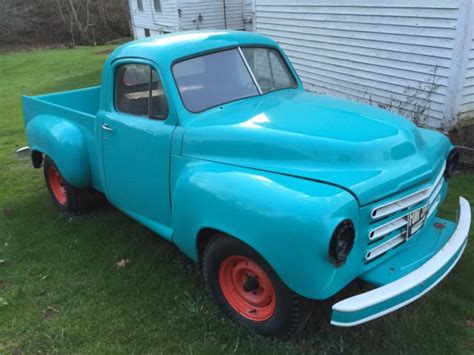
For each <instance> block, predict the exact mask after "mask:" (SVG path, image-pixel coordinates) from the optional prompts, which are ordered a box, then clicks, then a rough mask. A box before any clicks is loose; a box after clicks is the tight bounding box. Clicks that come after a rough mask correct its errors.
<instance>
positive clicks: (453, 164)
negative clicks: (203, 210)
mask: <svg viewBox="0 0 474 355" xmlns="http://www.w3.org/2000/svg"><path fill="white" fill-rule="evenodd" d="M458 164H459V151H458V150H457V149H456V148H453V149H452V150H451V151H450V152H449V154H448V158H447V159H446V168H445V170H444V177H445V179H449V178H450V177H451V176H453V175H454V173H455V172H456V170H457V168H458Z"/></svg>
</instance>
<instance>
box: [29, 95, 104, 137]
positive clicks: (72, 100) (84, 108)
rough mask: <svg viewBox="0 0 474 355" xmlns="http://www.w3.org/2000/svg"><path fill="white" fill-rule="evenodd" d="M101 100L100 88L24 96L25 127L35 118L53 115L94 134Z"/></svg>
mask: <svg viewBox="0 0 474 355" xmlns="http://www.w3.org/2000/svg"><path fill="white" fill-rule="evenodd" d="M99 100H100V86H94V87H89V88H84V89H78V90H70V91H64V92H58V93H53V94H47V95H39V96H24V97H23V113H24V118H25V125H27V124H28V122H29V121H30V120H31V119H32V118H33V117H35V116H38V115H51V116H56V117H62V118H65V119H67V120H71V121H74V122H76V123H77V124H79V125H81V126H82V127H83V128H85V129H87V130H89V131H91V132H93V131H94V118H95V116H96V113H97V111H98V110H99Z"/></svg>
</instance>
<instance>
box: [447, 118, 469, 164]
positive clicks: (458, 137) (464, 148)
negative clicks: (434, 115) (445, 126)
mask: <svg viewBox="0 0 474 355" xmlns="http://www.w3.org/2000/svg"><path fill="white" fill-rule="evenodd" d="M449 138H450V139H451V141H452V142H453V144H454V145H457V146H459V151H460V154H461V157H460V158H461V161H460V164H459V169H460V170H471V169H474V117H472V118H467V119H463V120H461V121H460V122H459V123H458V124H457V126H456V127H454V129H453V130H451V132H449Z"/></svg>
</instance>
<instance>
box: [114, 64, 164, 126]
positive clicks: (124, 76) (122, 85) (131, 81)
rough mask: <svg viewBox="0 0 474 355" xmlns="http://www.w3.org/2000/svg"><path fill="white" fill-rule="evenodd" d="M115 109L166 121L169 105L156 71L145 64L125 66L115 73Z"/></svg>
mask: <svg viewBox="0 0 474 355" xmlns="http://www.w3.org/2000/svg"><path fill="white" fill-rule="evenodd" d="M115 107H116V109H117V111H120V112H123V113H128V114H131V115H137V116H145V117H151V118H158V119H165V118H166V117H167V116H168V104H167V101H166V98H165V94H164V91H163V86H162V84H161V81H160V80H159V78H158V75H157V73H156V71H155V70H154V69H152V68H150V67H149V66H148V65H144V64H125V65H121V66H120V67H118V68H117V69H116V71H115Z"/></svg>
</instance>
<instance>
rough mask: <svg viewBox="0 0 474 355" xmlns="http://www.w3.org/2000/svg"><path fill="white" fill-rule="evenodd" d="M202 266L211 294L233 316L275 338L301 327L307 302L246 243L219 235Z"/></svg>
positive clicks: (234, 318) (285, 335)
mask: <svg viewBox="0 0 474 355" xmlns="http://www.w3.org/2000/svg"><path fill="white" fill-rule="evenodd" d="M202 267H203V274H204V279H205V282H206V286H207V287H208V289H209V291H210V293H211V295H212V297H213V298H214V300H215V301H216V303H217V304H218V306H219V307H220V308H221V309H222V311H223V312H224V313H225V314H226V315H227V316H229V317H230V318H231V319H233V320H235V321H237V322H238V323H240V324H242V325H244V326H246V327H248V328H251V329H253V330H255V331H256V332H258V333H260V334H263V335H267V336H274V337H288V336H291V335H293V334H295V333H297V332H298V331H299V330H301V329H302V327H303V325H304V321H305V320H306V319H307V313H306V307H305V305H306V301H305V300H304V299H303V298H301V297H299V296H298V295H296V294H295V293H294V292H292V291H291V290H290V289H289V288H288V287H287V286H286V285H285V284H284V283H283V282H282V281H281V280H280V278H279V277H278V275H277V274H276V273H275V272H274V271H273V269H272V268H271V267H270V265H269V264H268V263H267V262H266V261H265V260H264V259H263V258H262V257H261V256H260V255H259V254H258V253H256V252H255V251H254V250H253V249H251V248H250V247H248V246H247V245H245V244H244V243H242V242H240V241H238V240H236V239H234V238H230V237H228V236H226V235H218V236H217V237H215V238H214V239H212V240H211V241H210V242H209V244H208V245H207V246H206V249H205V251H204V255H203V258H202Z"/></svg>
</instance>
